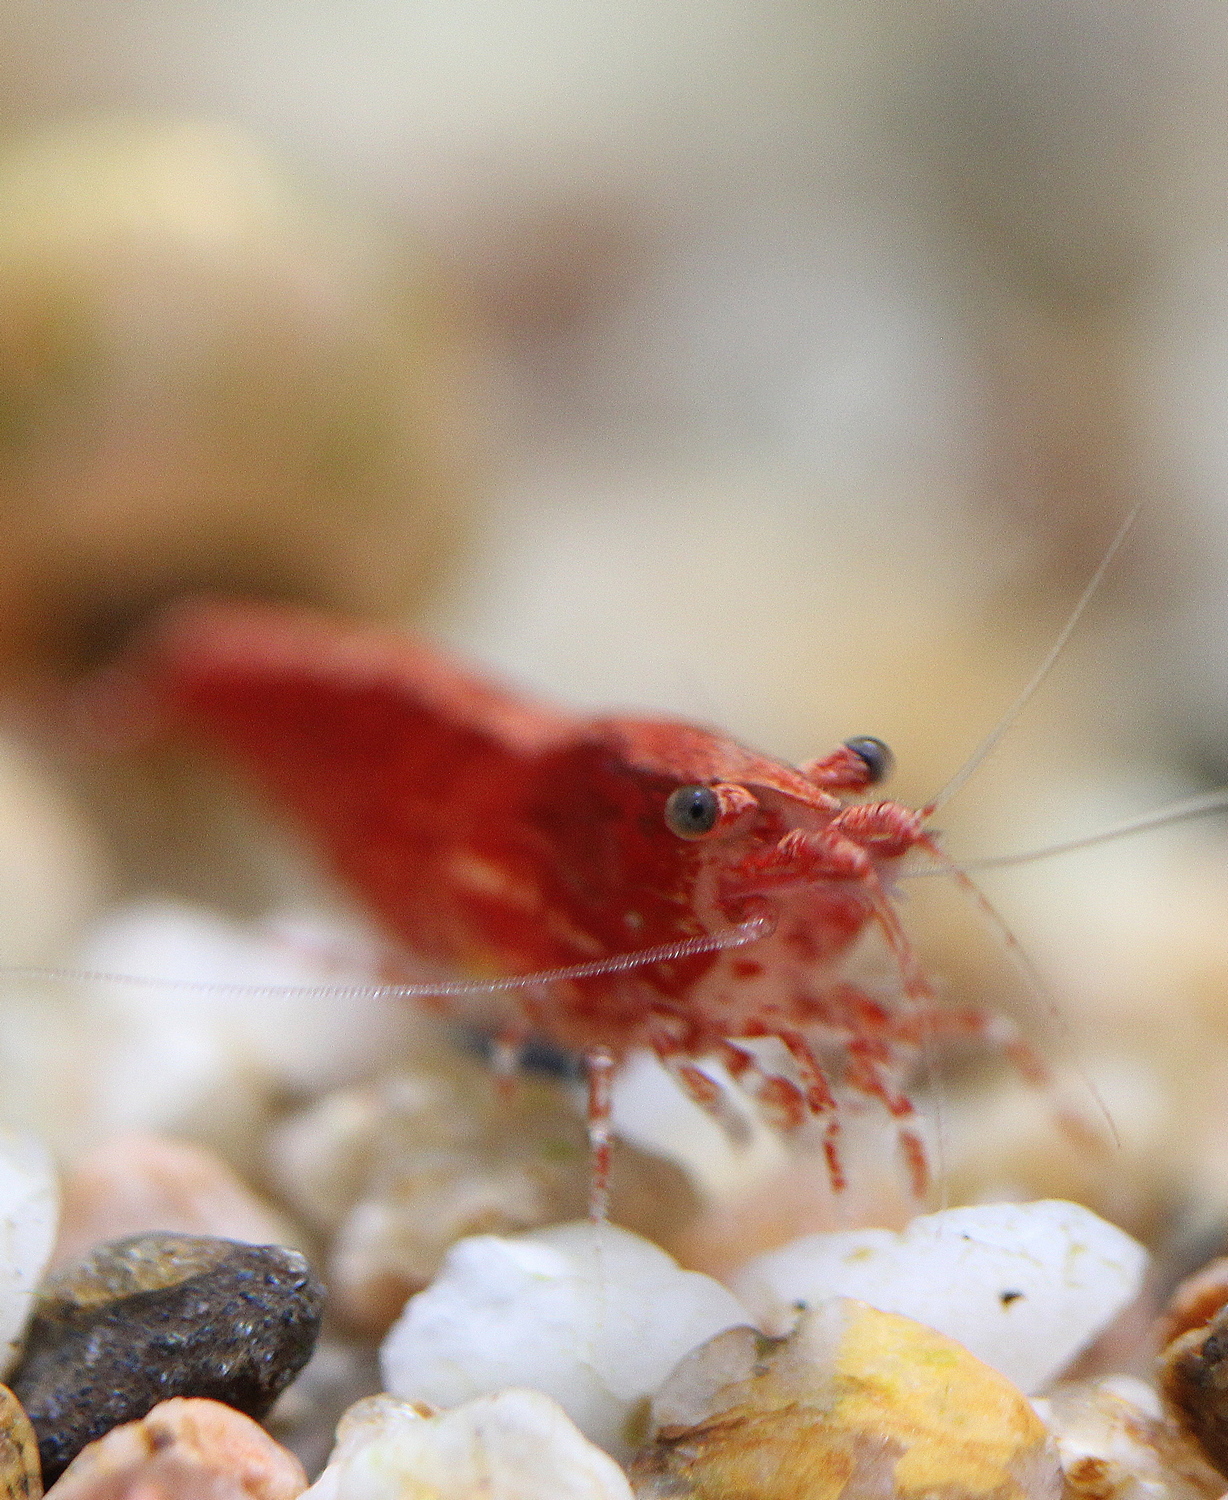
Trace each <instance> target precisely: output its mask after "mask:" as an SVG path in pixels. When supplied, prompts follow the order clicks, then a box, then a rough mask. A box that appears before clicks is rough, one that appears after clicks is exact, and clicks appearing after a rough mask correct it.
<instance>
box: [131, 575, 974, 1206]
mask: <svg viewBox="0 0 1228 1500" xmlns="http://www.w3.org/2000/svg"><path fill="white" fill-rule="evenodd" d="M120 681H121V682H122V683H123V686H124V692H125V694H126V698H127V701H128V702H130V703H132V702H135V701H137V700H140V701H142V702H143V705H144V707H145V709H146V710H152V711H153V712H154V713H155V714H157V715H158V716H160V717H163V718H169V719H171V720H172V721H177V722H178V723H179V724H181V725H183V726H185V727H186V728H187V729H188V730H189V731H190V733H191V735H192V736H193V737H194V738H196V739H203V740H205V741H206V742H208V743H209V744H210V745H211V746H212V747H213V748H214V749H217V750H220V751H222V752H223V753H224V754H225V755H226V756H227V757H228V758H230V759H232V760H234V761H236V762H237V763H239V765H240V766H241V767H242V768H243V769H244V770H245V771H246V772H247V773H248V774H249V775H250V776H251V777H253V778H254V780H255V781H256V782H257V783H258V784H259V785H260V786H261V787H262V788H263V789H264V790H265V791H266V792H267V793H268V794H270V795H271V796H272V798H273V799H274V801H275V802H276V803H277V804H279V805H280V806H282V807H283V808H285V809H286V810H287V811H289V812H290V813H291V814H292V815H294V816H295V817H296V818H297V820H298V821H299V823H300V824H301V825H303V826H304V827H305V828H306V830H307V831H308V832H309V834H310V835H311V836H312V837H313V838H314V839H315V841H316V842H317V843H318V844H319V845H320V847H321V849H322V851H323V853H324V854H325V855H326V856H327V858H328V860H329V861H330V863H331V864H332V866H333V868H334V869H335V871H336V873H337V874H338V875H339V876H340V877H341V878H342V880H343V881H344V882H346V883H347V884H348V885H349V886H350V888H351V889H352V890H354V891H355V892H356V893H357V894H358V895H359V896H360V897H361V898H362V899H363V901H364V902H365V904H366V905H367V906H368V907H369V908H370V909H371V910H372V911H373V912H374V914H375V916H376V917H377V918H378V919H379V920H380V921H381V922H382V923H383V925H384V926H385V928H386V929H387V930H388V932H389V933H390V934H391V935H392V936H393V937H394V938H395V939H397V940H398V941H399V942H400V943H401V944H403V945H404V946H405V947H406V948H407V949H408V950H409V951H410V952H411V953H412V954H414V955H415V956H417V957H420V958H422V959H425V960H428V961H431V962H434V963H437V964H439V965H442V966H446V968H447V969H448V970H450V971H452V972H455V973H457V974H460V975H462V976H467V977H468V978H469V979H472V980H476V981H482V980H491V979H495V980H501V979H511V980H513V981H515V983H513V984H511V985H507V986H504V987H502V988H501V989H500V988H499V986H497V985H496V986H489V987H488V993H487V996H486V1001H485V1005H486V1014H485V1017H484V1019H485V1021H486V1023H487V1024H488V1025H490V1026H491V1027H492V1029H493V1030H494V1031H495V1032H497V1033H498V1035H499V1036H500V1038H501V1040H502V1041H503V1042H504V1043H505V1044H506V1045H507V1046H509V1047H515V1046H517V1045H519V1044H520V1043H521V1042H523V1041H525V1040H527V1038H528V1037H529V1036H530V1035H535V1034H536V1035H541V1036H544V1037H546V1038H548V1039H549V1040H550V1041H552V1042H553V1043H555V1044H557V1045H560V1046H563V1047H566V1048H569V1049H574V1050H575V1051H577V1052H579V1053H582V1054H583V1055H584V1057H585V1058H586V1060H587V1062H588V1067H589V1076H590V1130H591V1131H592V1133H593V1139H594V1143H595V1152H596V1156H595V1159H596V1163H597V1167H598V1176H599V1177H603V1176H604V1165H603V1161H604V1158H603V1154H602V1153H603V1152H604V1151H605V1150H606V1149H607V1147H606V1126H607V1120H608V1105H609V1100H608V1080H609V1072H610V1069H611V1068H612V1067H613V1066H616V1065H617V1064H618V1063H619V1062H620V1061H621V1060H622V1059H623V1058H624V1057H625V1056H626V1055H627V1054H628V1053H629V1052H630V1051H631V1050H632V1049H633V1048H639V1047H645V1048H650V1049H651V1050H652V1051H653V1052H655V1053H656V1054H657V1056H658V1057H660V1058H661V1059H662V1061H663V1062H664V1063H665V1064H666V1066H667V1067H668V1068H669V1069H670V1070H671V1071H672V1072H673V1074H674V1075H675V1077H676V1078H677V1079H678V1080H679V1081H680V1083H681V1084H682V1085H683V1087H684V1088H685V1089H686V1090H687V1091H688V1093H690V1094H691V1095H692V1097H694V1098H695V1099H697V1100H698V1101H699V1102H700V1103H702V1104H703V1105H705V1106H706V1107H707V1108H709V1109H710V1110H713V1111H714V1112H716V1113H718V1114H719V1113H720V1112H721V1108H722V1090H721V1086H720V1085H719V1084H718V1082H717V1081H716V1079H715V1078H714V1076H713V1074H712V1073H711V1072H705V1071H704V1069H703V1067H702V1066H701V1064H702V1063H703V1062H704V1061H706V1060H715V1061H718V1062H719V1063H721V1064H722V1065H723V1066H724V1068H725V1070H726V1071H727V1072H728V1073H729V1074H730V1075H732V1076H733V1077H734V1078H735V1079H736V1080H737V1081H738V1083H739V1084H740V1085H741V1086H742V1087H743V1088H745V1089H746V1090H747V1091H748V1092H749V1093H750V1094H751V1095H752V1096H754V1097H755V1098H756V1099H757V1101H758V1102H759V1104H760V1106H761V1107H762V1108H763V1109H765V1110H766V1111H767V1112H768V1113H769V1115H770V1116H771V1117H772V1118H773V1119H774V1120H775V1121H777V1122H779V1123H780V1124H781V1125H783V1126H784V1127H786V1128H795V1127H798V1126H800V1125H802V1124H803V1123H805V1122H806V1121H808V1120H812V1119H813V1120H817V1121H818V1122H819V1126H820V1129H821V1133H822V1137H823V1141H824V1149H825V1151H826V1155H827V1161H828V1165H829V1169H830V1173H831V1178H832V1181H833V1183H834V1184H835V1185H837V1186H838V1185H840V1184H841V1182H842V1169H841V1162H840V1152H839V1146H838V1128H839V1108H838V1099H839V1098H840V1097H841V1096H846V1095H849V1094H853V1095H860V1096H863V1097H865V1098H869V1099H872V1100H874V1101H877V1102H878V1104H880V1105H881V1106H882V1107H884V1108H885V1109H886V1110H887V1111H888V1112H889V1113H890V1114H891V1115H892V1116H895V1117H896V1118H897V1119H898V1120H899V1121H900V1138H901V1143H902V1146H903V1150H904V1152H905V1156H906V1158H907V1161H908V1163H909V1166H910V1168H911V1172H912V1176H913V1180H914V1184H915V1186H916V1188H917V1190H918V1191H919V1190H920V1189H921V1187H922V1186H923V1182H924V1170H925V1168H924V1156H923V1152H922V1149H921V1145H920V1141H919V1138H918V1136H917V1135H916V1134H915V1132H914V1131H913V1130H912V1128H911V1127H910V1125H909V1123H908V1121H909V1117H910V1116H911V1114H912V1105H911V1103H910V1101H909V1099H908V1097H907V1093H906V1091H905V1082H906V1079H907V1075H908V1073H909V1071H910V1069H911V1067H912V1066H913V1064H914V1062H915V1059H916V1056H917V1053H918V1050H919V1049H920V1047H921V1046H922V1045H923V1044H924V1042H925V1040H926V1038H927V1037H929V1036H932V1035H934V1034H936V1033H937V1032H940V1031H943V1030H949V1029H951V1028H952V1027H956V1028H958V1029H960V1030H963V1031H969V1030H975V1029H977V1028H978V1027H979V1026H981V1025H982V1021H983V1018H982V1017H980V1016H979V1015H978V1014H977V1013H974V1012H968V1011H961V1012H954V1011H950V1010H947V1009H946V1008H944V1007H940V1006H938V1005H936V1004H935V1002H934V997H933V994H932V992H931V989H930V986H929V985H928V983H927V981H926V979H925V977H924V975H923V973H922V971H921V968H920V966H919V964H918V962H917V960H916V958H915V956H914V953H913V950H912V948H911V946H910V944H909V941H908V939H907V937H906V935H905V933H904V931H903V929H902V928H901V926H900V923H899V919H898V917H897V914H896V911H895V908H894V906H893V903H892V899H891V894H890V893H891V886H892V881H893V878H894V876H895V874H896V872H897V870H898V867H899V865H900V862H901V861H902V860H903V859H904V858H905V857H906V856H907V855H908V854H909V853H910V852H912V851H914V850H918V849H920V850H922V851H925V852H927V853H929V854H931V855H935V856H936V855H937V851H936V849H935V846H934V844H933V842H932V840H931V837H930V835H928V834H927V833H926V831H925V826H924V824H925V817H926V811H921V812H918V811H914V810H912V809H910V808H908V807H905V806H902V805H901V804H899V803H896V802H890V801H877V800H871V799H870V797H868V796H867V794H868V793H870V791H871V789H872V788H873V787H874V786H875V785H876V784H877V783H878V782H880V781H881V780H882V779H883V777H884V776H885V775H886V774H887V772H888V770H889V768H890V755H889V753H888V751H887V749H886V747H885V746H884V745H883V744H881V742H879V741H878V740H874V739H854V740H850V741H849V742H848V743H846V744H845V745H842V746H841V747H840V748H839V749H838V750H836V751H835V752H834V753H833V754H831V755H828V756H827V757H825V758H824V759H822V760H817V761H814V762H812V763H810V764H808V765H804V766H801V767H794V766H790V765H787V764H785V763H783V762H781V761H778V760H774V759H772V758H770V757H768V756H765V755H760V754H757V753H755V752H754V751H751V750H748V749H745V748H743V747H742V746H741V745H739V744H737V743H735V742H734V741H733V740H731V739H729V738H727V737H726V736H724V735H722V734H719V733H717V732H714V731H712V730H708V729H703V728H699V727H696V726H693V725H691V724H686V723H676V722H672V721H668V720H660V719H638V718H584V717H580V716H576V715H571V714H567V713H565V712H562V711H560V710H558V709H556V708H553V707H550V706H546V705H542V704H540V703H537V702H535V701H532V700H529V699H527V698H525V697H523V696H521V695H519V694H516V693H514V692H511V691H508V690H505V689H502V688H498V687H495V686H492V685H491V684H490V683H488V682H487V681H485V680H484V679H482V678H480V677H478V676H476V675H473V674H471V673H468V672H465V671H463V670H461V669H460V668H459V667H457V666H456V665H454V664H453V663H452V662H451V661H449V660H448V659H447V658H446V657H444V656H443V655H441V654H439V653H438V652H436V651H434V650H432V649H429V648H427V647H424V646H422V645H419V644H417V643H414V642H412V641H410V640H408V639H406V638H403V637H400V636H396V635H393V634H391V633H384V632H380V631H376V630H374V629H373V628H371V627H369V626H358V625H352V624H346V623H341V622H338V621H337V620H335V619H332V618H329V617H327V616H323V615H317V614H312V613H308V612H305V611H299V610H292V609H289V608H284V607H280V606H272V605H251V604H237V603H229V602H223V601H201V602H197V603H192V604H188V605H181V606H179V607H177V608H176V609H175V610H173V611H172V612H171V613H170V614H169V615H168V616H167V617H166V618H165V619H164V620H163V621H162V622H161V624H160V625H159V626H158V627H157V628H156V629H155V630H154V631H153V632H152V633H151V634H150V635H149V636H147V638H146V639H145V640H144V641H143V642H142V644H141V645H140V647H139V648H138V649H137V651H136V654H135V656H134V658H132V660H131V661H130V662H129V663H128V664H127V665H126V666H125V667H124V668H123V669H122V672H121V677H120ZM872 927H877V928H878V929H879V930H880V931H881V933H882V934H883V936H884V937H885V939H886V943H887V945H888V947H889V949H890V951H891V954H892V955H893V959H894V964H895V966H896V968H897V970H898V974H899V982H898V985H897V986H896V987H895V988H894V990H893V992H891V993H889V994H888V995H886V996H885V997H884V996H883V995H875V994H874V993H872V992H871V991H870V989H868V988H866V987H864V986H861V985H859V984H858V983H857V981H856V980H855V978H853V977H852V975H851V973H850V972H846V968H847V965H846V962H845V961H846V960H847V958H848V956H849V953H850V950H851V949H852V948H853V946H854V944H855V943H856V942H857V941H858V939H859V938H860V937H861V936H862V934H863V933H864V932H865V931H866V930H867V929H869V928H872ZM418 988H419V992H424V991H425V987H418ZM473 989H474V990H475V991H476V990H480V989H481V985H480V984H474V985H473ZM490 989H494V990H496V991H497V993H495V994H494V995H491V994H490V993H489V990H490ZM449 990H450V991H451V995H452V996H457V995H458V992H459V994H460V997H461V998H463V995H464V993H465V990H466V987H465V985H464V984H461V985H459V986H458V985H453V986H450V987H449V986H440V988H439V990H437V991H436V992H435V993H436V994H437V995H441V996H446V995H447V994H448V991H449ZM438 1003H446V1004H447V1005H448V1007H449V1008H450V1009H455V1008H457V1007H458V1006H459V1003H460V1000H459V999H454V998H450V997H449V998H447V999H446V1001H445V1000H440V1001H439V1002H438ZM492 1007H493V1009H492ZM769 1037H770V1038H776V1039H778V1044H779V1045H777V1046H776V1047H775V1049H774V1051H773V1050H772V1049H768V1048H764V1047H763V1046H756V1042H757V1041H759V1040H760V1039H763V1038H769ZM768 1052H772V1056H774V1057H776V1058H778V1061H776V1062H773V1061H772V1059H771V1057H769V1058H768V1059H767V1060H766V1061H765V1053H768ZM599 1195H600V1190H599V1192H598V1196H599Z"/></svg>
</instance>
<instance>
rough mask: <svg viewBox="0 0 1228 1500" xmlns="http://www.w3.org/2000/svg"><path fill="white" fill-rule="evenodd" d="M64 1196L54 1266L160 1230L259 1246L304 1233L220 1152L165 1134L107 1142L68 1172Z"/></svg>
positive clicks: (281, 1242) (283, 1241)
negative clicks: (260, 1195)
mask: <svg viewBox="0 0 1228 1500" xmlns="http://www.w3.org/2000/svg"><path fill="white" fill-rule="evenodd" d="M62 1197H63V1208H62V1212H61V1217H60V1228H59V1232H58V1234H57V1236H56V1242H55V1250H54V1252H53V1254H52V1264H53V1266H64V1265H68V1264H70V1263H71V1262H73V1261H76V1260H79V1259H80V1258H81V1257H83V1256H84V1255H86V1254H87V1253H88V1252H89V1251H90V1250H92V1249H93V1248H94V1246H95V1245H98V1244H101V1243H102V1242H103V1241H104V1240H118V1239H125V1238H128V1237H130V1236H132V1235H140V1234H148V1233H150V1232H152V1231H154V1230H162V1231H170V1232H172V1233H175V1234H189V1235H208V1236H212V1237H213V1238H215V1239H226V1240H243V1241H246V1242H247V1243H248V1244H252V1245H293V1244H295V1243H296V1241H297V1240H298V1238H299V1236H298V1235H297V1234H296V1232H295V1230H294V1229H293V1228H292V1227H291V1226H290V1225H289V1224H288V1223H287V1221H286V1220H285V1218H284V1217H283V1216H282V1215H281V1214H279V1213H278V1212H277V1211H276V1209H274V1208H273V1206H272V1205H271V1204H268V1203H265V1202H263V1201H262V1200H261V1199H260V1198H258V1197H257V1196H256V1194H255V1193H254V1192H253V1191H252V1190H251V1189H250V1188H249V1187H248V1186H247V1185H246V1184H245V1183H243V1182H242V1181H240V1179H239V1178H238V1177H237V1176H236V1175H235V1173H234V1172H232V1171H231V1169H230V1168H229V1167H228V1166H227V1165H226V1163H225V1162H224V1161H222V1159H221V1158H220V1157H219V1156H217V1155H215V1154H214V1153H213V1152H212V1151H209V1150H207V1149H206V1148H205V1147H203V1146H194V1145H192V1144H191V1143H190V1142H188V1141H175V1140H169V1139H167V1138H166V1137H164V1136H156V1135H128V1136H121V1137H119V1138H118V1139H113V1140H109V1141H105V1142H104V1143H103V1144H102V1145H101V1146H99V1147H97V1148H96V1149H95V1150H94V1151H91V1152H90V1153H89V1154H88V1155H87V1156H85V1157H83V1158H82V1159H81V1160H79V1161H77V1162H76V1163H74V1165H73V1166H72V1168H71V1169H70V1170H69V1171H68V1172H67V1173H66V1174H65V1177H64V1181H63V1186H62Z"/></svg>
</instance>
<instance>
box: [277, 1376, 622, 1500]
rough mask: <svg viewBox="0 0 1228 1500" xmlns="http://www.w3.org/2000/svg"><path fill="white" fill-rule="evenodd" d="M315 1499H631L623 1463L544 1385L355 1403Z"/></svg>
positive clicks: (312, 1492) (315, 1489)
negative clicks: (438, 1405) (435, 1403)
mask: <svg viewBox="0 0 1228 1500" xmlns="http://www.w3.org/2000/svg"><path fill="white" fill-rule="evenodd" d="M307 1493H308V1494H309V1495H310V1496H311V1500H351V1497H357V1496H362V1497H363V1500H418V1497H422V1500H427V1497H428V1496H429V1497H430V1500H479V1497H489V1500H632V1497H631V1486H630V1485H629V1484H628V1482H627V1478H626V1475H625V1474H624V1473H623V1471H622V1470H621V1469H620V1468H619V1466H618V1465H617V1464H616V1463H615V1462H614V1460H613V1459H612V1458H610V1457H609V1456H608V1455H607V1454H605V1453H603V1452H602V1451H601V1449H600V1448H597V1447H595V1446H594V1445H593V1444H592V1443H590V1442H589V1441H588V1440H587V1439H586V1438H585V1437H583V1436H582V1435H581V1433H580V1432H579V1431H577V1429H576V1427H575V1425H574V1424H573V1423H572V1422H571V1421H570V1420H569V1419H568V1417H567V1415H566V1413H565V1412H564V1411H563V1410H562V1408H561V1407H560V1406H559V1405H558V1404H557V1403H556V1402H555V1401H552V1400H551V1399H550V1397H549V1396H543V1395H542V1394H541V1393H540V1392H539V1391H525V1390H505V1391H498V1392H496V1393H494V1394H492V1395H489V1396H479V1397H477V1399H476V1400H473V1401H468V1402H466V1403H465V1404H464V1405H463V1406H458V1407H456V1408H455V1410H453V1411H447V1412H441V1413H439V1414H437V1415H434V1414H432V1413H431V1411H430V1408H429V1407H421V1406H413V1405H411V1404H410V1403H408V1402H405V1401H397V1400H394V1399H393V1398H392V1397H390V1396H374V1397H371V1398H369V1399H367V1400H365V1401H360V1402H359V1403H358V1404H357V1405H356V1406H353V1407H351V1409H350V1410H349V1412H347V1414H346V1416H345V1417H344V1418H343V1419H342V1422H341V1425H340V1426H339V1428H338V1430H337V1446H336V1449H335V1450H334V1452H333V1455H332V1457H331V1458H330V1460H329V1463H328V1467H327V1468H326V1469H325V1470H324V1472H323V1474H321V1476H320V1478H319V1479H318V1480H317V1481H316V1483H315V1484H314V1485H313V1486H312V1487H311V1489H310V1490H308V1492H307Z"/></svg>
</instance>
